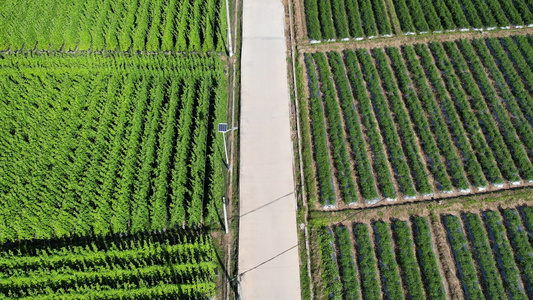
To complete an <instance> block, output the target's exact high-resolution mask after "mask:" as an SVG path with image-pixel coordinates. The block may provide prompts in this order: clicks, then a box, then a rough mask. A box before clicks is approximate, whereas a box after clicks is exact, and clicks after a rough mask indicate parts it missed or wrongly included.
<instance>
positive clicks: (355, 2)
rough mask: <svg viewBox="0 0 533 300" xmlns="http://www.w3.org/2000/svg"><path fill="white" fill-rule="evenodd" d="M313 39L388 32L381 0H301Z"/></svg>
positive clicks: (389, 34) (386, 18)
mask: <svg viewBox="0 0 533 300" xmlns="http://www.w3.org/2000/svg"><path fill="white" fill-rule="evenodd" d="M303 1H304V6H305V15H306V20H307V32H308V36H309V39H311V41H312V42H320V41H335V40H337V41H340V40H349V39H351V38H354V39H356V40H358V39H363V38H374V37H376V36H391V35H392V28H391V22H390V21H389V17H388V14H387V9H386V6H385V2H384V1H383V0H377V1H370V0H340V1H331V0H303Z"/></svg>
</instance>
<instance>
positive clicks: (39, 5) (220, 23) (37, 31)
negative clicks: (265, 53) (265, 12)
mask: <svg viewBox="0 0 533 300" xmlns="http://www.w3.org/2000/svg"><path fill="white" fill-rule="evenodd" d="M23 6H24V7H21V4H20V1H14V0H7V1H2V4H0V23H1V24H2V26H1V28H0V50H2V51H5V50H8V49H10V50H12V51H16V50H44V51H48V50H50V51H55V50H59V51H70V50H80V51H88V50H89V51H102V50H104V51H131V52H137V51H140V52H153V51H177V52H183V51H195V52H211V51H216V52H224V51H225V49H226V48H225V39H226V38H225V36H226V9H225V2H224V0H157V1H149V0H132V1H124V0H106V1H100V0H90V1H74V0H67V1H59V0H45V1H43V0H30V1H25V2H24V5H23Z"/></svg>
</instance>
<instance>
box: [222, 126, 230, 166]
mask: <svg viewBox="0 0 533 300" xmlns="http://www.w3.org/2000/svg"><path fill="white" fill-rule="evenodd" d="M226 132H227V131H226ZM226 132H222V139H223V140H224V153H226V168H228V169H229V158H228V147H226Z"/></svg>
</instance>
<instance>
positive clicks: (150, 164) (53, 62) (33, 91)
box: [0, 54, 226, 242]
mask: <svg viewBox="0 0 533 300" xmlns="http://www.w3.org/2000/svg"><path fill="white" fill-rule="evenodd" d="M223 70H224V69H223V65H222V63H221V62H220V60H219V59H218V58H215V57H214V58H209V57H197V56H181V57H173V56H166V55H153V56H121V55H114V56H102V55H87V56H68V55H66V54H65V55H52V56H47V55H35V56H26V55H15V56H13V55H4V56H0V111H1V113H0V170H2V171H1V172H0V194H2V203H1V208H0V240H1V241H3V242H5V241H13V240H20V239H22V240H25V239H34V238H37V239H47V238H50V237H63V236H68V235H71V234H76V235H86V234H92V233H95V234H104V235H105V234H108V233H110V232H113V233H128V232H129V233H135V232H140V231H146V230H162V229H165V228H172V227H175V226H182V225H189V226H196V225H198V224H201V223H204V220H206V221H209V222H210V220H211V218H214V217H216V215H215V208H214V206H213V205H214V204H213V199H220V197H221V193H222V189H221V185H222V181H223V178H222V168H223V166H224V165H223V161H222V156H221V153H223V150H221V149H223V148H222V147H221V143H222V140H221V139H219V140H218V142H217V141H216V139H215V124H216V123H217V122H224V121H225V110H226V83H225V81H226V79H225V75H224V71H223Z"/></svg>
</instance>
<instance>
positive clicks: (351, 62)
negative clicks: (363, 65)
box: [345, 51, 397, 199]
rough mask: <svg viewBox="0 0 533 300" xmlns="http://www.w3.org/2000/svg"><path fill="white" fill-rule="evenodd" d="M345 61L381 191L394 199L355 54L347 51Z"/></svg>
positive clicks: (389, 177)
mask: <svg viewBox="0 0 533 300" xmlns="http://www.w3.org/2000/svg"><path fill="white" fill-rule="evenodd" d="M345 60H346V62H345V63H346V72H347V74H348V79H349V80H350V83H351V85H352V89H353V95H354V100H355V101H356V103H357V104H356V105H355V107H358V108H359V115H360V116H361V120H362V124H363V125H364V127H365V128H366V136H367V137H368V140H369V145H370V149H371V151H372V159H373V162H374V170H375V172H376V177H377V181H378V187H379V190H380V192H381V194H382V195H383V196H384V197H386V198H390V199H394V198H396V195H397V194H396V191H395V189H394V185H393V183H392V176H391V173H390V171H389V167H388V165H387V158H386V156H385V153H384V148H383V143H382V141H381V139H380V134H379V129H378V124H377V122H376V120H375V118H374V116H373V115H372V108H371V103H370V99H369V96H368V93H367V91H366V86H365V82H364V80H363V74H362V73H361V69H360V67H359V62H358V60H357V56H356V54H355V52H353V51H346V52H345ZM355 107H354V108H355Z"/></svg>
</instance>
